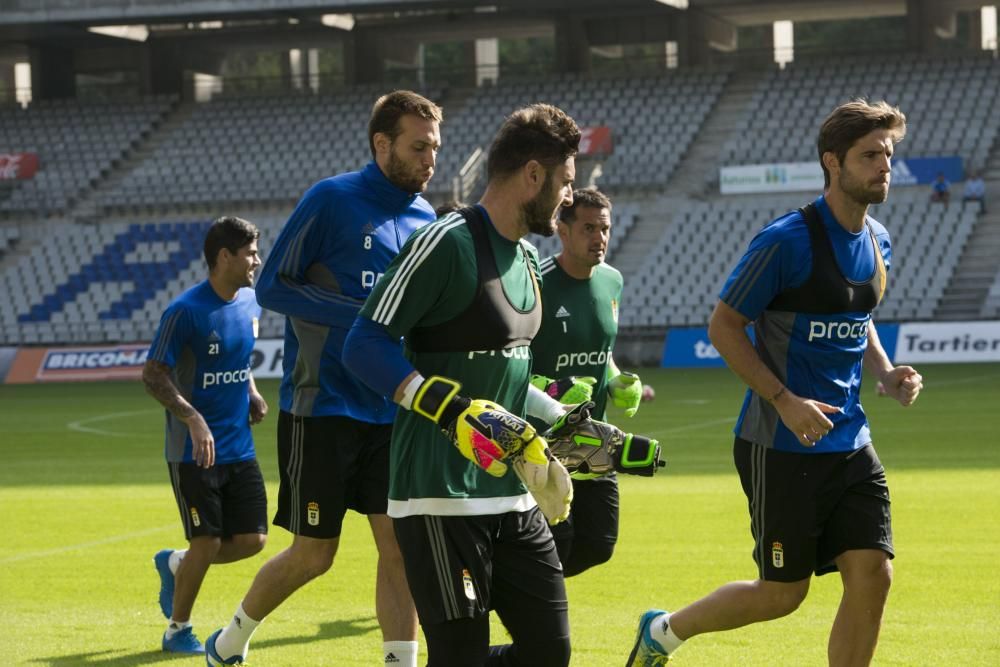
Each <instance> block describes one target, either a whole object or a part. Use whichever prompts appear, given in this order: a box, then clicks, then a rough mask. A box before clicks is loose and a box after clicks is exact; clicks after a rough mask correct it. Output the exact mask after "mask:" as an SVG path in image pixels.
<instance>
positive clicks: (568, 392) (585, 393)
mask: <svg viewBox="0 0 1000 667" xmlns="http://www.w3.org/2000/svg"><path fill="white" fill-rule="evenodd" d="M531 384H533V385H535V387H537V388H538V389H541V390H542V391H544V392H545V393H546V394H548V395H549V396H551V397H552V398H554V399H556V400H557V401H559V402H560V403H566V404H568V405H574V404H576V403H585V402H587V401H589V400H590V399H591V398H592V397H593V395H594V385H595V384H597V378H593V377H589V376H583V377H576V376H573V375H571V376H569V377H564V378H560V379H559V380H553V379H552V378H547V377H545V376H544V375H532V376H531Z"/></svg>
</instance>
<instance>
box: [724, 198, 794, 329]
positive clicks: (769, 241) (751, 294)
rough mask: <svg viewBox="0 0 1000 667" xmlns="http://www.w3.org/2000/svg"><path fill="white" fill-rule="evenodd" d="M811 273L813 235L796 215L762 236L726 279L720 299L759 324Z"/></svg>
mask: <svg viewBox="0 0 1000 667" xmlns="http://www.w3.org/2000/svg"><path fill="white" fill-rule="evenodd" d="M796 222H797V224H796ZM811 270H812V259H811V255H810V253H809V232H808V230H807V228H806V226H805V223H804V222H802V217H801V216H799V215H797V214H795V213H793V214H790V215H788V216H785V217H784V218H779V219H778V220H776V221H775V222H773V223H771V224H770V225H768V226H767V227H765V228H764V229H762V230H761V231H760V232H758V234H757V235H756V236H755V237H754V238H753V240H752V241H751V242H750V247H749V248H748V249H747V251H746V253H745V254H744V255H743V257H741V258H740V261H739V262H738V263H737V264H736V268H735V269H733V272H732V273H731V274H730V275H729V278H727V279H726V283H725V285H723V287H722V291H721V292H720V293H719V298H720V299H721V300H722V301H723V302H724V303H725V304H726V305H728V306H730V307H732V308H733V309H734V310H736V311H738V312H739V313H740V314H742V315H743V316H744V317H746V318H747V319H749V320H755V319H757V317H758V316H759V315H760V314H761V313H762V312H764V310H765V309H766V308H767V306H768V304H770V303H771V301H773V300H774V297H776V296H777V295H778V294H780V293H781V292H783V291H784V290H786V289H788V288H790V287H796V286H798V285H801V284H803V283H804V282H805V281H806V280H807V279H808V278H809V272H810V271H811Z"/></svg>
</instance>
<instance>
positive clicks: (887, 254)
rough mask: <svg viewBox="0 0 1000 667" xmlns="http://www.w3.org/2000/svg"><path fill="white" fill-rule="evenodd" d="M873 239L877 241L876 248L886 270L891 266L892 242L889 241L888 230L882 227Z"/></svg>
mask: <svg viewBox="0 0 1000 667" xmlns="http://www.w3.org/2000/svg"><path fill="white" fill-rule="evenodd" d="M875 241H876V243H878V249H879V251H881V253H882V261H883V262H884V263H885V270H886V271H888V270H889V269H890V268H892V243H891V242H890V241H889V232H887V231H886V230H885V229H884V228H883V229H882V231H881V232H880V233H878V234H876V235H875Z"/></svg>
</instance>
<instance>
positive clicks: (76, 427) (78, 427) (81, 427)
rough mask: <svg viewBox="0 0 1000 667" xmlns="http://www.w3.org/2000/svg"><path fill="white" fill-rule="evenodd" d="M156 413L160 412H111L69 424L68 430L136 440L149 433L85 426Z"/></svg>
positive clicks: (67, 425)
mask: <svg viewBox="0 0 1000 667" xmlns="http://www.w3.org/2000/svg"><path fill="white" fill-rule="evenodd" d="M155 412H160V411H159V410H156V409H151V410H132V411H130V412H109V413H108V414H106V415H97V416H96V417H87V418H86V419H78V420H77V421H74V422H67V424H66V428H68V429H69V430H71V431H79V432H80V433H93V434H95V435H109V436H111V437H113V438H134V437H136V436H140V435H148V434H147V433H123V432H121V431H106V430H104V429H103V428H91V427H90V426H85V424H93V423H94V422H102V421H107V420H109V419H118V418H119V417H134V416H135V415H147V414H152V413H155Z"/></svg>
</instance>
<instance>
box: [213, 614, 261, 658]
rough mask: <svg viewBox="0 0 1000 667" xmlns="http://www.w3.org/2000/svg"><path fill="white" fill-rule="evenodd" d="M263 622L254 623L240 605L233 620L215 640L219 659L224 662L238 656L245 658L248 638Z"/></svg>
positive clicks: (248, 648)
mask: <svg viewBox="0 0 1000 667" xmlns="http://www.w3.org/2000/svg"><path fill="white" fill-rule="evenodd" d="M263 621H264V619H261V620H259V621H255V620H254V619H252V618H250V617H249V616H247V613H246V612H245V611H243V604H242V603H241V604H240V606H239V609H237V610H236V613H235V614H234V615H233V620H231V621H229V625H227V626H226V627H225V628H223V630H222V632H220V633H219V636H218V637H216V638H215V651H216V652H217V653H218V654H219V657H220V658H222V659H223V660H225V659H226V658H231V657H232V656H234V655H236V654H239V655H241V656H243V657H244V658H246V657H247V651H249V650H250V638H251V637H253V632H254V630H256V629H257V626H258V625H260V624H261V623H262V622H263Z"/></svg>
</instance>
